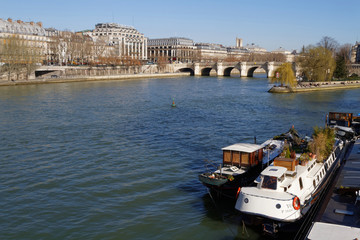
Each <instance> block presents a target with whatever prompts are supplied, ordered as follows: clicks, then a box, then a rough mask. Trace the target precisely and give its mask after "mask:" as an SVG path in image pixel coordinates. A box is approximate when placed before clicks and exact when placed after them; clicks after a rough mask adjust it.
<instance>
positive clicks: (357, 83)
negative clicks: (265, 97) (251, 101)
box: [268, 80, 360, 93]
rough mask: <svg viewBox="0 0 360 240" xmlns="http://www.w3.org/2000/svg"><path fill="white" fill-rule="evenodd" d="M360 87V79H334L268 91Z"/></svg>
mask: <svg viewBox="0 0 360 240" xmlns="http://www.w3.org/2000/svg"><path fill="white" fill-rule="evenodd" d="M349 88H360V80H352V81H351V80H349V81H333V82H303V83H300V84H298V85H297V86H296V87H288V86H283V87H281V86H274V87H272V88H271V89H270V90H269V91H268V92H270V93H297V92H312V91H323V90H337V89H349Z"/></svg>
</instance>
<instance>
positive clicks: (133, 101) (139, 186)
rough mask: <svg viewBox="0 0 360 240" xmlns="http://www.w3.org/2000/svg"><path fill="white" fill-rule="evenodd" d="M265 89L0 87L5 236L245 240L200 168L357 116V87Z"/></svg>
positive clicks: (232, 85) (261, 83)
mask: <svg viewBox="0 0 360 240" xmlns="http://www.w3.org/2000/svg"><path fill="white" fill-rule="evenodd" d="M269 87H270V85H269V84H268V82H267V80H266V79H263V78H245V79H239V78H215V77H202V78H196V77H185V78H178V79H176V78H173V79H151V80H137V81H120V82H92V83H71V84H51V85H34V86H30V85H29V86H15V87H1V88H0V110H1V115H0V130H1V136H0V143H1V144H0V153H1V158H0V199H1V207H0V238H1V239H88V238H95V239H234V238H235V236H238V237H241V236H243V235H242V230H241V227H240V226H238V225H237V222H229V221H223V218H222V216H221V214H219V211H218V209H217V208H216V207H215V206H214V205H213V204H212V202H211V200H210V199H209V198H208V196H207V195H206V189H205V187H203V186H202V185H201V184H200V183H199V182H198V180H197V175H198V174H199V173H200V172H202V171H204V166H203V164H204V161H203V160H204V159H210V160H213V161H216V162H219V163H220V162H221V158H222V152H221V148H222V147H224V146H227V145H229V144H233V143H236V142H252V141H253V139H254V136H256V137H257V139H258V141H259V142H262V141H265V140H266V139H267V138H270V137H272V136H274V135H276V134H278V133H281V132H285V131H286V130H288V129H289V128H290V127H291V125H293V124H294V125H295V127H296V128H297V129H298V130H299V131H300V132H301V133H307V134H310V133H311V131H312V126H315V125H320V126H322V125H323V124H324V120H325V114H326V113H327V112H329V111H349V112H354V113H358V112H359V111H360V109H359V107H358V102H359V96H360V95H359V93H360V90H358V89H357V90H338V91H326V92H318V93H302V94H269V93H267V92H266V91H267V89H268V88H269ZM172 98H175V102H176V104H177V107H176V108H171V107H170V104H171V102H172ZM250 234H252V235H253V237H254V238H256V236H257V235H256V234H254V233H250Z"/></svg>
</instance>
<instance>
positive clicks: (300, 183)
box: [299, 178, 303, 190]
mask: <svg viewBox="0 0 360 240" xmlns="http://www.w3.org/2000/svg"><path fill="white" fill-rule="evenodd" d="M299 185H300V190H302V189H303V182H302V179H301V178H299Z"/></svg>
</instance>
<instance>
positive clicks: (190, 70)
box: [177, 68, 194, 76]
mask: <svg viewBox="0 0 360 240" xmlns="http://www.w3.org/2000/svg"><path fill="white" fill-rule="evenodd" d="M177 72H189V73H190V76H194V70H193V69H192V68H180V69H178V70H177Z"/></svg>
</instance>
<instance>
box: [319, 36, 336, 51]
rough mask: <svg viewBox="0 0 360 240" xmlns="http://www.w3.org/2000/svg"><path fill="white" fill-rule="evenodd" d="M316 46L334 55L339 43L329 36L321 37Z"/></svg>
mask: <svg viewBox="0 0 360 240" xmlns="http://www.w3.org/2000/svg"><path fill="white" fill-rule="evenodd" d="M317 45H318V46H320V47H323V48H325V49H328V50H330V51H331V52H333V53H335V51H336V50H337V48H338V47H339V43H338V42H337V41H336V40H335V39H334V38H332V37H329V36H325V37H323V38H322V39H321V40H320V42H319V43H318V44H317Z"/></svg>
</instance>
